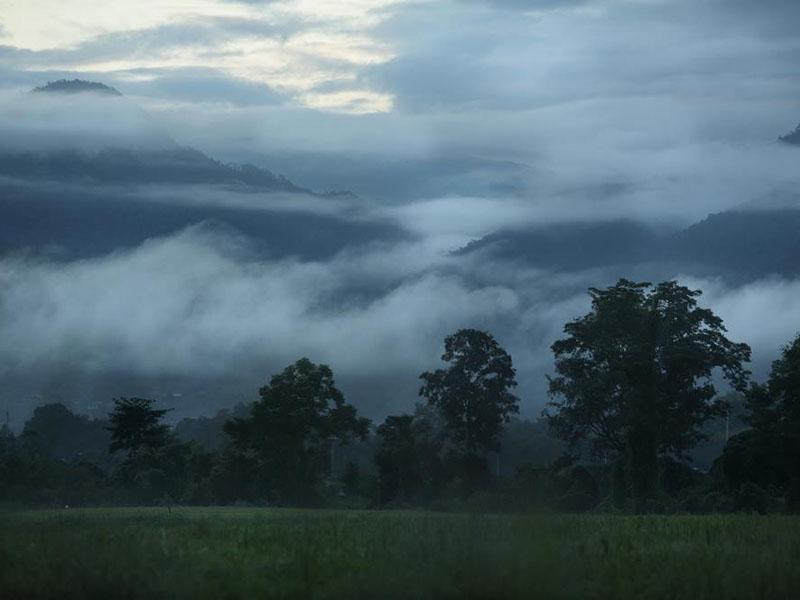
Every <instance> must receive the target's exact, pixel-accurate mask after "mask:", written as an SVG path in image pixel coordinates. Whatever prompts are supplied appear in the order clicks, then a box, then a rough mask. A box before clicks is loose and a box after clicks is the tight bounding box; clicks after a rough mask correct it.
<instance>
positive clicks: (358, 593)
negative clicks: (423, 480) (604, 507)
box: [0, 508, 800, 600]
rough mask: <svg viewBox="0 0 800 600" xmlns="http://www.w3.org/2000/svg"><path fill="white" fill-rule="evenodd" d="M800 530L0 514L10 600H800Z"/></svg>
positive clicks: (729, 520) (648, 522) (419, 518)
mask: <svg viewBox="0 0 800 600" xmlns="http://www.w3.org/2000/svg"><path fill="white" fill-rule="evenodd" d="M798 594H800V519H793V518H791V517H780V516H769V517H759V516H745V515H741V516H705V517H697V516H685V517H684V516H669V517H660V516H648V517H621V516H605V515H587V516H571V515H553V516H547V515H541V516H492V515H465V514H457V515H454V514H440V513H423V512H357V511H350V512H337V511H301V510H272V509H249V508H242V509H240V508H173V509H172V510H171V512H168V511H167V510H166V509H163V508H131V509H92V510H77V509H70V510H63V511H7V512H0V597H2V598H3V599H9V600H11V599H16V598H59V599H63V598H109V599H111V598H114V599H116V598H258V597H265V598H275V597H278V598H280V597H319V598H327V597H339V598H362V597H363V598H393V597H408V598H425V597H430V598H438V597H442V598H448V597H473V598H614V599H624V598H640V599H644V598H676V599H677V598H681V599H684V598H748V599H750V598H770V599H773V598H797V597H798Z"/></svg>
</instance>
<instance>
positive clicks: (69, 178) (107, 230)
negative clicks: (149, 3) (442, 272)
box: [0, 80, 404, 259]
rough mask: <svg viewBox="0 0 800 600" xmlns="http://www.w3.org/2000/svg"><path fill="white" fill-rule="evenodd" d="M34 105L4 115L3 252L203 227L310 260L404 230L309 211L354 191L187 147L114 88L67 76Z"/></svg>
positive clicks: (0, 140)
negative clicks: (318, 190)
mask: <svg viewBox="0 0 800 600" xmlns="http://www.w3.org/2000/svg"><path fill="white" fill-rule="evenodd" d="M23 100H24V101H23V102H21V103H20V106H19V111H18V112H19V115H20V118H18V119H15V120H14V122H9V120H3V119H0V254H2V253H10V252H19V251H31V252H34V253H39V252H46V253H48V254H51V255H56V256H58V257H59V258H63V259H74V258H88V257H93V256H99V255H103V254H106V253H109V252H113V251H115V250H120V249H124V248H132V247H135V246H138V245H139V244H141V243H142V242H143V241H145V240H147V239H150V238H153V237H158V236H168V235H170V234H172V233H175V232H177V231H180V230H182V229H184V228H186V227H189V226H192V225H197V224H200V223H204V224H205V225H204V227H212V228H214V229H219V230H222V231H223V232H226V233H230V232H231V230H235V232H238V233H241V234H244V235H246V236H247V237H249V238H251V239H252V240H253V242H254V247H255V249H256V250H262V251H263V252H264V254H265V255H269V256H271V257H281V256H297V257H301V258H304V259H320V258H323V257H326V256H330V255H332V254H335V253H336V252H338V251H340V250H341V249H343V248H344V247H347V246H352V245H359V244H364V243H369V242H373V241H377V240H386V239H395V238H398V237H401V236H403V235H404V234H403V232H402V231H401V230H400V228H399V226H397V225H394V224H392V223H389V222H388V221H387V222H374V221H372V222H367V221H363V220H359V219H357V218H352V219H350V218H346V217H343V216H342V217H340V216H337V214H336V213H335V211H334V210H333V209H332V210H331V211H311V210H309V209H308V208H307V206H308V205H309V203H314V202H327V203H329V204H330V205H331V206H336V205H338V204H339V203H342V204H344V203H348V202H356V201H357V198H354V197H353V196H352V195H348V194H347V193H346V192H330V193H326V194H315V193H313V192H312V191H310V190H308V189H305V188H303V187H300V186H298V185H296V184H294V183H292V182H291V181H289V180H288V179H286V178H285V177H282V176H280V175H276V174H274V173H272V172H271V171H269V170H267V169H262V168H259V167H256V166H254V165H250V164H244V165H239V164H225V163H223V162H220V161H218V160H215V159H213V158H211V157H209V156H207V155H206V154H204V153H203V152H200V151H199V150H196V149H193V148H186V147H181V146H180V145H179V144H177V143H176V142H175V141H174V140H173V139H172V138H171V137H170V136H169V135H168V134H167V133H166V132H164V131H163V130H162V129H161V128H160V127H159V126H158V123H157V122H155V121H154V120H153V119H151V118H150V117H149V116H148V115H147V114H146V113H145V112H144V111H142V110H141V109H140V108H139V107H138V106H136V105H135V104H134V103H132V102H130V100H128V99H127V98H125V97H124V96H123V95H122V94H120V93H119V91H117V90H115V89H114V88H111V87H108V86H106V85H104V84H101V83H96V82H88V81H81V80H72V81H66V80H62V81H56V82H52V83H49V84H47V85H44V86H42V87H40V88H36V90H34V91H33V92H32V93H30V94H29V95H26V96H25V98H24V99H23ZM3 126H5V127H6V131H3V130H2V127H3ZM9 134H10V135H9Z"/></svg>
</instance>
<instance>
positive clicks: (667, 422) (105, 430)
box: [0, 279, 800, 513]
mask: <svg viewBox="0 0 800 600" xmlns="http://www.w3.org/2000/svg"><path fill="white" fill-rule="evenodd" d="M589 294H590V296H591V301H592V305H591V310H590V311H589V312H588V313H587V314H586V315H584V316H583V317H580V318H578V319H576V320H574V321H570V322H568V323H567V324H565V326H564V330H563V331H564V337H563V338H562V339H560V340H558V341H556V342H555V343H554V344H553V345H552V352H553V356H554V370H553V374H552V376H550V377H549V382H548V383H549V391H550V402H549V404H548V406H547V408H546V409H545V411H544V412H543V413H542V415H541V418H540V419H538V420H535V421H523V420H521V419H519V418H518V416H517V415H518V412H519V398H518V397H517V396H516V395H515V394H514V390H515V387H516V385H517V382H516V379H515V377H516V371H515V369H514V366H513V362H512V357H511V356H510V355H509V354H508V353H507V352H506V351H505V350H504V349H503V348H502V347H501V346H500V344H499V343H498V342H497V340H496V339H495V338H494V337H493V336H492V335H491V334H490V333H488V332H486V331H481V330H476V329H461V330H459V331H456V332H455V333H454V334H452V335H450V336H448V337H447V338H446V339H445V341H444V353H443V355H442V364H441V365H440V366H439V367H438V368H435V369H433V370H431V371H427V372H425V373H422V374H421V375H420V382H421V385H420V390H419V396H420V397H419V401H418V403H417V404H416V408H415V409H414V411H413V413H409V414H397V415H390V416H387V417H386V418H385V420H384V421H383V422H382V423H379V424H373V423H370V422H369V421H368V420H367V419H365V418H363V417H361V416H359V414H358V412H357V410H356V408H355V407H354V406H353V405H351V404H349V403H348V402H347V400H346V399H345V397H344V395H343V394H342V392H341V391H340V390H339V389H338V388H337V387H336V384H335V381H334V374H333V372H332V370H331V368H330V367H328V366H327V365H323V364H319V365H318V364H315V363H313V362H312V361H310V360H309V359H307V358H302V359H300V360H298V361H297V362H295V363H294V364H292V365H289V366H288V367H286V369H284V370H283V371H282V372H280V373H277V374H275V375H273V376H272V378H271V379H270V380H269V382H268V383H267V384H266V385H264V386H263V387H262V388H261V389H260V390H258V399H257V400H256V401H254V402H253V403H252V404H249V405H244V404H240V405H237V406H236V407H234V408H232V409H231V410H229V411H221V412H220V413H219V414H217V415H216V416H215V417H213V418H206V417H199V418H193V419H184V420H182V421H180V422H179V423H177V424H176V425H175V426H174V427H173V426H169V425H167V424H166V421H165V418H166V415H167V413H168V412H169V408H160V407H159V406H158V403H157V402H156V401H154V400H152V399H146V398H125V397H123V398H117V399H115V400H114V408H113V410H112V412H111V413H110V414H109V415H108V417H107V419H105V420H97V419H89V418H88V417H86V416H83V415H80V414H75V413H74V412H72V411H70V410H69V409H68V408H67V407H66V406H64V405H63V404H58V403H56V404H46V405H43V406H39V407H38V408H37V409H36V410H35V411H34V413H33V415H32V416H31V418H30V419H29V420H28V421H27V423H26V424H25V427H24V429H23V431H22V432H20V433H19V435H15V434H14V433H13V432H12V431H11V430H10V429H9V427H8V426H7V425H6V426H3V427H2V429H0V484H1V485H0V502H1V503H3V504H7V505H34V506H77V505H115V504H151V505H208V504H220V505H225V504H252V505H276V506H336V507H353V508H364V507H371V508H393V507H408V506H419V507H428V508H433V509H443V510H448V509H476V510H509V511H514V510H543V509H547V510H562V511H570V512H574V511H623V512H636V513H646V512H667V513H672V512H732V511H757V512H760V513H764V512H768V511H769V512H778V511H788V512H795V511H797V510H798V509H800V336H798V337H797V338H796V339H795V340H794V342H793V343H791V344H790V345H789V346H787V347H786V348H784V349H783V350H782V354H781V356H780V358H778V360H776V361H775V362H774V364H773V366H772V370H771V373H770V375H769V377H768V379H767V381H765V382H763V383H759V382H754V381H752V380H751V378H750V374H749V372H748V371H747V370H746V368H745V365H746V363H747V362H748V361H749V358H750V348H749V347H748V346H747V344H744V343H738V342H733V341H731V340H729V339H728V338H727V336H726V330H725V327H724V324H723V322H722V320H721V319H720V318H719V317H718V316H717V315H715V314H714V313H713V312H712V311H711V310H709V309H706V308H702V307H700V306H699V305H698V297H699V296H700V292H699V291H697V290H691V289H689V288H686V287H684V286H681V285H679V284H677V283H676V282H673V281H668V282H664V283H660V284H657V285H653V284H650V283H636V282H631V281H628V280H625V279H621V280H620V281H619V282H618V283H617V284H616V285H614V286H611V287H609V288H607V289H595V288H592V289H590V291H589ZM723 380H724V381H725V382H726V384H727V387H728V388H730V391H728V392H726V393H722V392H720V390H718V389H717V385H718V384H719V383H721V382H722V381H723ZM714 442H716V443H717V446H716V447H718V448H719V447H721V448H722V449H721V452H719V453H718V455H716V456H709V449H710V448H714V447H715V446H714ZM723 444H724V446H723ZM705 465H708V466H709V468H702V467H704V466H705Z"/></svg>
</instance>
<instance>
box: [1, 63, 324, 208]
mask: <svg viewBox="0 0 800 600" xmlns="http://www.w3.org/2000/svg"><path fill="white" fill-rule="evenodd" d="M32 94H34V95H35V97H36V102H31V103H30V104H29V106H26V107H25V110H22V111H21V115H22V116H21V118H20V119H19V121H20V122H19V123H16V124H15V127H16V130H15V131H12V132H10V134H11V135H10V136H4V137H7V138H8V139H10V140H11V141H6V143H2V144H0V175H5V176H7V177H11V178H16V179H28V180H33V181H37V182H41V181H43V180H47V181H71V182H74V181H80V182H84V183H91V182H95V183H106V184H109V183H121V184H131V183H138V184H152V183H158V184H160V183H187V184H225V185H241V186H247V187H251V188H254V189H257V190H262V191H280V192H302V193H311V192H310V190H307V189H305V188H302V187H300V186H297V185H295V184H294V183H292V182H291V181H289V180H288V179H286V178H285V177H282V176H280V175H276V174H274V173H272V172H270V171H269V170H267V169H262V168H259V167H256V166H254V165H250V164H245V165H236V164H225V163H222V162H220V161H217V160H214V159H213V158H210V157H209V156H207V155H205V154H204V153H202V152H200V151H199V150H195V149H194V148H186V147H181V146H180V145H179V144H177V143H176V142H175V141H174V140H173V139H172V138H171V137H170V136H169V135H168V134H167V133H166V132H164V131H162V130H161V129H160V127H159V126H158V125H157V123H155V122H154V121H153V120H152V119H151V118H150V117H149V115H147V114H146V113H144V111H142V110H141V109H139V108H138V107H137V106H135V105H134V104H132V103H130V102H129V101H128V100H127V99H126V98H125V97H124V96H123V95H122V94H121V93H120V92H119V91H118V90H116V89H115V88H113V87H109V86H107V85H105V84H102V83H99V82H94V81H84V80H81V79H73V80H65V79H62V80H59V81H53V82H50V83H47V84H46V85H43V86H41V87H37V88H35V89H34V90H32ZM42 102H44V103H42ZM95 111H96V112H97V113H99V114H93V113H95ZM26 120H27V121H28V122H27V123H26ZM73 121H76V122H77V123H76V124H75V125H73V124H72V122H73ZM65 130H66V132H65ZM0 133H2V132H0Z"/></svg>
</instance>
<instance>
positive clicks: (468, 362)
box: [419, 329, 519, 476]
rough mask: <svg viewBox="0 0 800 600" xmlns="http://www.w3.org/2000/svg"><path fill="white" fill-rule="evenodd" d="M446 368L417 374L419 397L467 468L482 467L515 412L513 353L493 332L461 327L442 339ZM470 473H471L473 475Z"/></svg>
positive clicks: (517, 402)
mask: <svg viewBox="0 0 800 600" xmlns="http://www.w3.org/2000/svg"><path fill="white" fill-rule="evenodd" d="M444 347H445V351H444V354H443V355H442V360H443V361H444V362H446V363H449V364H448V366H447V367H446V368H444V369H437V370H435V371H433V372H425V373H423V374H422V375H420V379H422V382H423V384H422V387H421V389H420V391H419V394H420V396H423V397H424V398H426V399H427V401H428V404H430V405H431V406H434V407H436V408H437V409H438V410H439V411H440V412H441V414H442V416H443V417H444V420H445V424H446V428H447V431H448V433H449V435H450V436H451V438H452V439H453V440H454V441H455V443H456V444H457V445H458V447H459V450H460V454H461V460H462V461H463V462H464V465H465V467H466V468H467V470H468V471H473V469H482V470H484V471H485V470H486V465H485V454H486V452H487V451H488V450H497V449H499V446H500V444H499V435H500V432H501V431H502V428H503V424H504V423H506V422H508V420H509V418H510V416H511V415H512V414H513V413H518V412H519V398H517V397H516V396H515V395H514V394H512V393H511V390H512V389H513V388H515V387H516V385H517V382H516V379H515V376H516V371H515V370H514V367H513V364H512V361H511V356H509V354H508V353H507V352H506V351H505V350H503V348H501V347H500V345H499V344H498V343H497V341H496V340H495V339H494V337H492V335H491V334H489V333H487V332H485V331H479V330H477V329H461V330H459V331H457V332H456V333H454V334H453V335H449V336H447V337H446V338H445V340H444ZM475 474H476V473H475V472H474V471H473V472H472V473H471V474H470V476H471V475H475Z"/></svg>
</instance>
